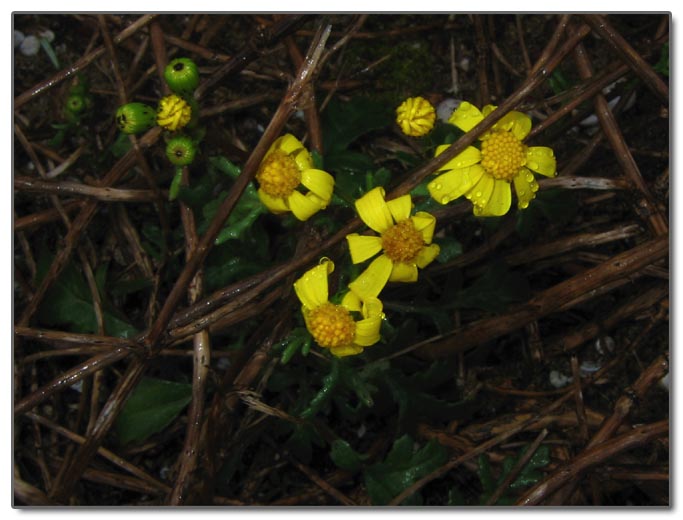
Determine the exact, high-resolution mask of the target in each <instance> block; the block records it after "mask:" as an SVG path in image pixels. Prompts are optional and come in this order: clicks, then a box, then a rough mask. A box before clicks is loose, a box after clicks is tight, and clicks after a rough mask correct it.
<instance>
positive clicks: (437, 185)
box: [434, 184, 443, 191]
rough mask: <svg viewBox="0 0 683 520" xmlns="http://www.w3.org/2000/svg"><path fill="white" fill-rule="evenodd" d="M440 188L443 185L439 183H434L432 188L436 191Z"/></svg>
mask: <svg viewBox="0 0 683 520" xmlns="http://www.w3.org/2000/svg"><path fill="white" fill-rule="evenodd" d="M441 188H443V186H441V184H435V185H434V189H435V190H437V191H438V190H440V189H441Z"/></svg>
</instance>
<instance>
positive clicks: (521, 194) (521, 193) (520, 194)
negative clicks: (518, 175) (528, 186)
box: [517, 190, 526, 197]
mask: <svg viewBox="0 0 683 520" xmlns="http://www.w3.org/2000/svg"><path fill="white" fill-rule="evenodd" d="M517 194H518V195H519V196H520V197H524V195H525V194H526V190H519V192H517Z"/></svg>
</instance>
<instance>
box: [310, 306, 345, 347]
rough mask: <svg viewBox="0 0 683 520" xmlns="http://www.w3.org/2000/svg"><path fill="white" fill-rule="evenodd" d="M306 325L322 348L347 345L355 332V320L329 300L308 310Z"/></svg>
mask: <svg viewBox="0 0 683 520" xmlns="http://www.w3.org/2000/svg"><path fill="white" fill-rule="evenodd" d="M308 326H309V329H310V332H311V335H312V336H313V339H315V341H316V342H317V343H318V345H320V346H321V347H323V348H330V349H331V348H335V349H336V348H339V347H343V346H345V345H349V344H351V343H353V338H354V336H355V334H356V322H355V321H354V320H353V317H351V313H350V312H349V311H348V310H346V309H345V308H344V307H342V306H341V305H335V304H333V303H330V302H327V303H324V304H322V305H321V306H320V307H318V308H316V309H313V310H312V311H310V313H309V315H308Z"/></svg>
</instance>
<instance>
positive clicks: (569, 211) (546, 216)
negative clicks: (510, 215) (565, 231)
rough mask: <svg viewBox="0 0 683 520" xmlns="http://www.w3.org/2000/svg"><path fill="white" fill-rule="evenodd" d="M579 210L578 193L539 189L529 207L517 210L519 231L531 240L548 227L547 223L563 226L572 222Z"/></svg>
mask: <svg viewBox="0 0 683 520" xmlns="http://www.w3.org/2000/svg"><path fill="white" fill-rule="evenodd" d="M578 211H579V203H578V200H577V198H576V195H575V194H574V193H572V192H571V191H568V190H560V189H551V190H543V191H539V192H538V193H537V195H536V198H535V199H534V200H532V201H531V203H530V204H529V207H528V208H526V209H525V210H522V211H518V212H517V233H519V235H520V236H521V237H522V238H524V239H527V240H531V239H533V238H534V237H536V236H538V234H539V233H540V232H541V231H542V229H543V228H544V227H547V223H548V222H550V223H551V224H553V225H555V226H557V227H562V226H565V225H567V224H568V223H569V222H571V221H572V220H573V219H574V217H575V216H576V214H577V213H578Z"/></svg>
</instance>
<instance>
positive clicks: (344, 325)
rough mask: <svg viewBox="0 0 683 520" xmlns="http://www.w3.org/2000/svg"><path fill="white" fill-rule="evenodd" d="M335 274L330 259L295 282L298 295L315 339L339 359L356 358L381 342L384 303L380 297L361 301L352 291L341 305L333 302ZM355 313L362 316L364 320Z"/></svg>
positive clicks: (305, 318) (307, 326) (309, 329)
mask: <svg viewBox="0 0 683 520" xmlns="http://www.w3.org/2000/svg"><path fill="white" fill-rule="evenodd" d="M332 271H334V263H333V262H332V261H331V260H329V259H323V260H321V262H320V264H319V265H317V266H315V267H314V268H313V269H310V270H308V271H307V272H306V273H304V275H303V276H302V277H301V278H299V279H298V280H297V281H296V282H294V291H295V292H296V295H297V296H298V297H299V300H300V301H301V312H302V314H303V315H304V321H305V322H306V328H307V329H308V331H309V332H310V333H311V335H312V336H313V339H314V340H315V341H316V343H318V345H320V346H321V347H323V348H328V349H330V352H331V353H332V354H333V355H335V356H337V357H343V356H353V355H355V354H360V353H361V352H363V349H365V348H366V347H369V346H371V345H374V344H375V343H377V342H378V341H379V338H380V335H379V329H380V326H381V324H382V319H383V318H384V313H383V312H382V302H381V301H380V300H379V299H377V294H375V295H374V296H370V297H368V298H366V299H364V300H361V299H360V298H359V297H358V296H357V295H355V294H354V293H352V292H351V291H349V292H348V293H347V294H346V296H345V297H344V299H343V300H342V303H341V305H335V304H334V303H331V302H330V301H329V295H328V287H327V275H328V274H329V273H331V272H332ZM352 312H357V313H360V316H361V317H362V318H361V319H360V320H356V319H354V316H353V315H352V314H351V313H352Z"/></svg>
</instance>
